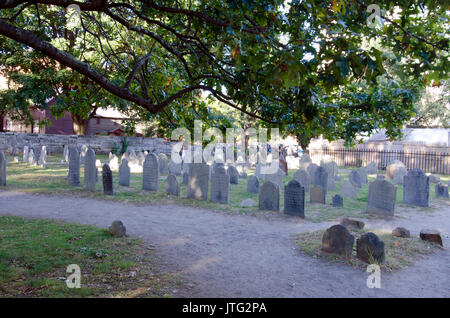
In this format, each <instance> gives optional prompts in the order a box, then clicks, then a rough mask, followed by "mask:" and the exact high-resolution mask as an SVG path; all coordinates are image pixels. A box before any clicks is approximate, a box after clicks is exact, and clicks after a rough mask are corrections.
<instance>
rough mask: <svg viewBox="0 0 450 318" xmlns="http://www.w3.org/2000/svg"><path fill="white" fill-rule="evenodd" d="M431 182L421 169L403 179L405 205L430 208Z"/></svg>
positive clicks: (411, 171)
mask: <svg viewBox="0 0 450 318" xmlns="http://www.w3.org/2000/svg"><path fill="white" fill-rule="evenodd" d="M429 194H430V180H429V177H427V176H426V175H425V173H424V172H423V171H422V170H420V169H417V168H415V169H412V170H410V171H408V173H407V175H406V176H405V177H404V178H403V203H404V204H410V205H415V206H425V207H427V206H429Z"/></svg>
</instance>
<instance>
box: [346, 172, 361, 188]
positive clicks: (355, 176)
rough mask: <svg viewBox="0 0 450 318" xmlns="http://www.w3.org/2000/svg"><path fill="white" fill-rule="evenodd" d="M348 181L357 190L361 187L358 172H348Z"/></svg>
mask: <svg viewBox="0 0 450 318" xmlns="http://www.w3.org/2000/svg"><path fill="white" fill-rule="evenodd" d="M348 180H349V181H350V182H351V183H352V184H353V186H354V187H358V188H361V187H362V180H361V175H360V174H359V172H358V171H356V170H353V171H352V172H350V174H349V176H348Z"/></svg>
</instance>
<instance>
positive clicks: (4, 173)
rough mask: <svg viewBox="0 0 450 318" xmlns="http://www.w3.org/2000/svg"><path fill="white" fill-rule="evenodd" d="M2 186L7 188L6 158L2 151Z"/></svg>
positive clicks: (0, 166)
mask: <svg viewBox="0 0 450 318" xmlns="http://www.w3.org/2000/svg"><path fill="white" fill-rule="evenodd" d="M0 186H3V187H4V186H6V156H5V153H4V152H3V151H0Z"/></svg>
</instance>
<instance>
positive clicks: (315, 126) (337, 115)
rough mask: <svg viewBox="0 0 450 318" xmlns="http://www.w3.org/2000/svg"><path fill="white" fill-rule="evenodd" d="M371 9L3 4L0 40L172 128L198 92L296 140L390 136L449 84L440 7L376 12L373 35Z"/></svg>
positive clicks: (17, 0) (390, 6) (321, 4)
mask: <svg viewBox="0 0 450 318" xmlns="http://www.w3.org/2000/svg"><path fill="white" fill-rule="evenodd" d="M370 4H371V1H361V0H340V1H339V0H335V1H319V0H316V1H300V0H292V1H279V0H268V1H220V0H208V1H206V0H205V1H203V0H202V1H196V2H192V1H177V2H174V1H150V0H134V1H125V2H122V1H107V0H91V1H70V0H42V1H33V2H31V1H26V0H4V1H1V2H0V17H1V19H0V34H1V35H3V36H5V37H7V38H9V39H12V40H15V41H17V42H19V43H21V44H23V45H25V46H26V47H31V48H33V49H35V50H36V51H39V52H41V54H44V55H45V56H47V57H48V58H50V59H51V60H53V61H56V62H57V63H58V65H61V67H68V68H70V69H71V70H73V71H76V72H78V73H79V74H81V75H82V76H83V77H85V78H86V79H88V80H89V82H90V83H92V84H95V85H98V86H100V87H101V88H102V89H103V90H104V91H105V92H108V95H109V96H115V97H119V98H120V99H123V100H125V101H129V102H132V103H133V104H134V105H135V106H131V108H134V107H135V109H136V110H137V111H145V112H147V113H150V114H163V113H164V114H165V115H164V116H165V117H166V118H167V119H168V120H169V122H172V123H173V124H177V123H179V121H178V120H177V117H182V114H183V112H184V113H186V112H188V110H187V109H188V108H189V107H191V106H189V105H190V101H192V100H195V99H196V98H195V97H196V96H198V91H199V90H202V91H207V92H209V93H210V94H211V96H214V97H215V98H216V99H217V100H218V101H220V102H222V103H224V104H226V105H228V106H229V107H232V108H234V109H236V110H238V111H240V112H242V113H243V114H245V115H246V116H249V117H250V118H254V119H255V120H258V121H260V122H262V123H265V124H267V125H278V126H280V128H282V129H283V131H285V132H286V133H293V134H295V135H297V136H300V135H302V134H303V135H306V136H316V135H318V134H325V135H326V137H328V138H331V139H333V138H338V137H343V138H346V139H347V140H352V139H354V137H355V136H356V134H357V133H361V132H369V131H371V130H372V129H374V128H386V129H387V131H388V134H390V135H391V136H395V135H396V134H398V131H399V128H400V127H401V125H402V123H404V122H406V121H408V120H409V119H410V118H411V117H412V115H413V112H412V111H413V106H412V105H413V103H414V101H415V100H416V99H417V92H418V91H419V90H420V89H421V88H422V87H424V86H425V85H427V84H430V83H431V82H434V83H436V82H439V81H440V79H443V78H446V77H447V76H448V75H447V70H448V68H449V67H448V66H449V65H448V43H449V39H448V35H447V33H448V32H447V30H448V27H449V25H448V4H447V3H446V2H445V1H422V2H417V1H379V2H377V4H378V5H379V6H380V8H381V16H382V18H381V20H382V21H383V25H382V26H378V27H376V28H371V27H369V26H368V25H367V19H368V17H369V16H370V14H371V12H367V7H368V5H370ZM74 5H76V6H74ZM69 6H70V8H74V7H75V8H79V14H78V11H77V10H73V9H67V8H68V7H69ZM0 39H1V38H0ZM194 104H195V103H194ZM127 107H130V106H127ZM192 107H195V106H192ZM181 109H183V111H181V112H180V110H181Z"/></svg>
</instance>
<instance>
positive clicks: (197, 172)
mask: <svg viewBox="0 0 450 318" xmlns="http://www.w3.org/2000/svg"><path fill="white" fill-rule="evenodd" d="M208 186H209V165H207V164H206V163H192V164H191V165H190V167H189V178H188V184H187V197H188V198H189V199H197V200H205V201H206V200H208Z"/></svg>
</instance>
